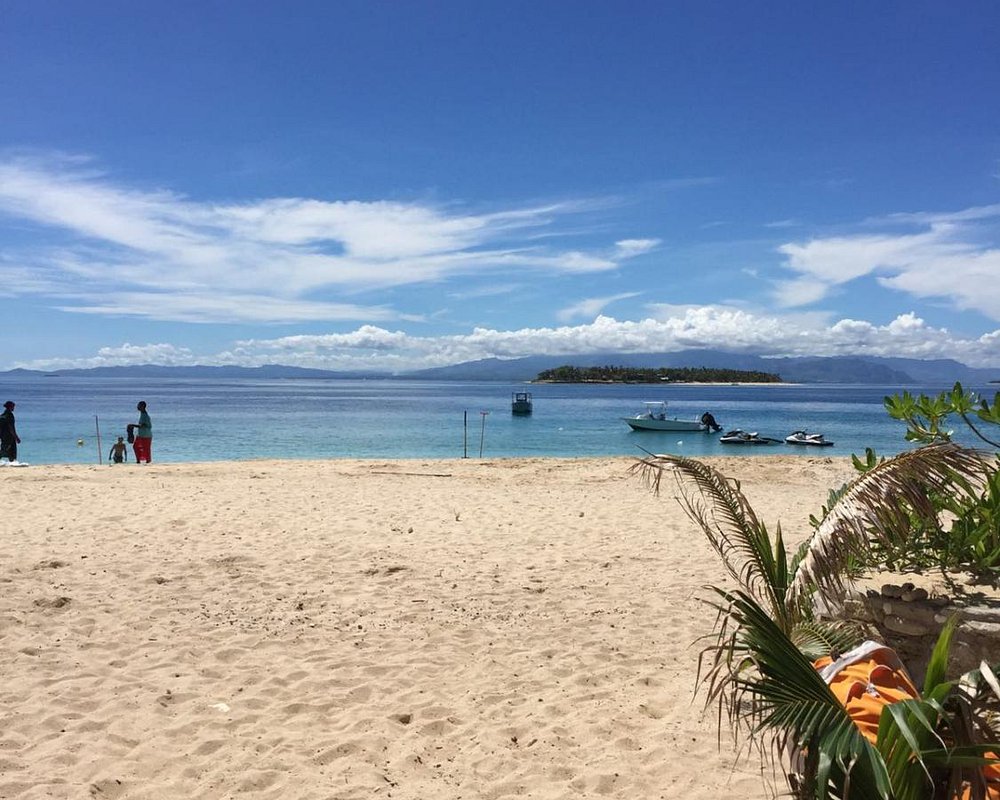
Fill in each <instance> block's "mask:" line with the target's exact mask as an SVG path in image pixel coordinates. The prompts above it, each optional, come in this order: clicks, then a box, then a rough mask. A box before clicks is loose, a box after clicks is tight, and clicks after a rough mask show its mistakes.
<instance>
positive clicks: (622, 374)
mask: <svg viewBox="0 0 1000 800" xmlns="http://www.w3.org/2000/svg"><path fill="white" fill-rule="evenodd" d="M534 383H781V376H779V375H774V374H772V373H769V372H758V371H756V370H741V369H718V368H714V367H613V366H605V367H574V366H571V365H565V366H562V367H555V368H554V369H547V370H544V371H543V372H539V373H538V376H537V377H536V378H535V380H534Z"/></svg>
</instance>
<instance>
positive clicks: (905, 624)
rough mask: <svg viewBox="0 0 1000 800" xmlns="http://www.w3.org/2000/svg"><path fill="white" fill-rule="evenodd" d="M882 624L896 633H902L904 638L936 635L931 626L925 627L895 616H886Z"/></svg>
mask: <svg viewBox="0 0 1000 800" xmlns="http://www.w3.org/2000/svg"><path fill="white" fill-rule="evenodd" d="M882 624H883V625H885V627H887V628H888V629H889V630H891V631H893V632H894V633H901V634H903V635H904V636H929V635H931V634H933V633H935V630H934V628H933V627H932V626H930V625H923V624H921V623H919V622H917V621H916V620H912V619H903V618H902V617H899V616H896V615H895V614H886V616H885V619H884V620H883V622H882Z"/></svg>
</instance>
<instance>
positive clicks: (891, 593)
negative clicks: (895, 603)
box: [882, 583, 903, 597]
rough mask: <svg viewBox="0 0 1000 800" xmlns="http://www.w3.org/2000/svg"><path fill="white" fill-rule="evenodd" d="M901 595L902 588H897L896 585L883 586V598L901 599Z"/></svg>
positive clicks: (884, 584) (885, 584) (887, 584)
mask: <svg viewBox="0 0 1000 800" xmlns="http://www.w3.org/2000/svg"><path fill="white" fill-rule="evenodd" d="M901 594H903V589H902V587H901V586H897V585H896V584H894V583H883V584H882V597H899V596H900V595H901Z"/></svg>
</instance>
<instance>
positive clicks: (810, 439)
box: [785, 431, 833, 447]
mask: <svg viewBox="0 0 1000 800" xmlns="http://www.w3.org/2000/svg"><path fill="white" fill-rule="evenodd" d="M785 442H787V443H788V444H804V445H808V446H811V447H830V446H831V445H832V444H833V442H830V441H827V439H826V438H825V437H824V436H823V434H822V433H807V432H806V431H795V432H794V433H790V434H788V436H786V437H785Z"/></svg>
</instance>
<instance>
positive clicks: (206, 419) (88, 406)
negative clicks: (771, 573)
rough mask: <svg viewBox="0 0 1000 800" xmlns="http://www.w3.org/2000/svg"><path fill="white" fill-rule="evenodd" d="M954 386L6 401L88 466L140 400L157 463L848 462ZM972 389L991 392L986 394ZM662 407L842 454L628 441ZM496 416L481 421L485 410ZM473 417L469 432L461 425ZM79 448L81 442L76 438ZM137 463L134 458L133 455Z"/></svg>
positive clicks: (321, 386) (172, 391)
mask: <svg viewBox="0 0 1000 800" xmlns="http://www.w3.org/2000/svg"><path fill="white" fill-rule="evenodd" d="M525 388H527V389H528V390H529V391H531V392H532V394H533V395H534V413H533V414H532V415H531V416H530V417H515V416H513V415H511V413H510V399H511V392H513V391H516V390H522V391H523V390H524V389H525ZM902 388H907V389H909V390H910V391H911V392H921V391H923V392H926V393H931V392H934V393H936V392H938V391H940V390H941V389H944V388H950V387H944V386H940V387H935V386H924V387H919V386H917V387H899V386H844V385H834V386H826V385H814V384H810V385H799V386H669V387H664V386H659V385H654V386H649V385H590V384H588V385H537V386H527V387H526V386H524V385H523V384H510V383H506V382H504V383H489V382H480V383H458V382H417V381H396V380H368V381H355V380H275V381H247V380H231V381H215V380H172V379H161V380H150V379H143V380H141V381H137V380H131V379H125V378H116V379H102V380H96V379H91V378H68V377H66V378H17V379H13V380H12V379H10V378H9V377H8V378H5V379H4V380H3V382H2V383H0V394H2V395H3V397H2V398H0V400H6V399H11V400H14V401H15V402H16V403H17V409H16V414H17V425H18V431H19V433H20V434H21V439H22V440H23V441H22V444H21V446H20V449H19V457H20V460H22V461H25V462H28V463H31V464H88V463H89V464H93V463H97V459H98V450H97V438H96V430H95V417H96V418H97V422H99V424H100V429H101V436H102V443H101V451H102V452H101V456H102V458H104V459H105V460H106V459H107V453H108V450H109V449H110V447H111V444H112V442H113V441H114V438H115V437H117V436H119V435H123V434H124V433H125V425H126V424H127V423H129V422H134V421H135V420H136V419H137V417H138V414H137V412H136V411H135V404H136V402H137V401H139V400H146V401H147V402H148V403H149V412H150V415H151V416H152V419H153V426H154V440H153V460H154V462H183V461H219V460H227V459H252V458H296V459H317V458H460V457H462V456H463V455H468V456H469V457H470V458H479V455H480V443H482V455H483V457H484V458H493V457H508V456H560V457H575V456H620V455H629V456H631V455H637V454H639V452H640V450H639V449H638V448H639V447H643V448H646V449H648V450H651V451H653V452H671V453H678V454H683V455H691V456H704V455H722V454H726V455H743V454H745V455H751V454H753V455H762V454H777V453H785V454H800V455H812V456H815V455H818V454H825V455H846V454H849V453H852V452H853V453H862V452H863V451H864V449H865V447H874V448H875V449H876V450H878V451H879V452H880V453H884V454H887V455H888V454H892V453H897V452H899V451H901V450H903V449H905V448H906V447H907V443H906V442H905V441H904V439H903V426H902V425H901V424H900V423H898V422H894V421H893V420H891V419H889V417H888V416H887V415H886V413H885V410H884V408H883V406H882V398H883V397H884V396H885V395H886V394H891V393H894V392H898V391H901V389H902ZM967 388H973V389H977V390H980V391H984V393H986V394H988V395H989V396H990V397H992V395H993V391H995V389H996V387H992V391H990V390H989V389H988V387H967ZM661 399H662V400H667V401H669V403H670V411H671V414H674V415H676V416H679V417H686V418H695V417H698V416H700V415H701V414H702V412H704V411H711V412H712V413H713V414H714V415H715V417H716V418H717V419H718V421H719V423H720V424H721V425H722V426H723V428H724V429H726V430H728V429H730V428H742V429H744V430H753V431H758V432H760V434H761V435H762V436H771V437H775V438H781V439H783V438H784V437H785V436H786V435H787V434H788V433H791V432H792V431H794V430H801V429H805V430H809V431H814V432H822V433H824V434H826V437H827V438H828V439H831V440H833V441H834V442H835V443H836V444H835V446H834V447H827V448H822V449H820V448H804V447H793V446H791V445H785V444H776V445H771V446H767V447H760V446H758V447H739V446H733V445H723V444H720V443H719V441H718V435H711V434H702V433H652V432H633V431H631V430H630V429H629V428H628V426H627V425H626V424H625V423H624V422H622V420H621V417H623V416H626V415H631V414H635V413H638V412H639V411H641V406H642V403H643V401H647V400H661ZM483 411H485V412H488V413H487V414H485V415H483V414H482V413H481V412H483ZM465 420H467V425H466V421H465ZM80 440H82V441H83V444H82V445H79V444H78V441H80ZM130 458H131V454H130Z"/></svg>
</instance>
